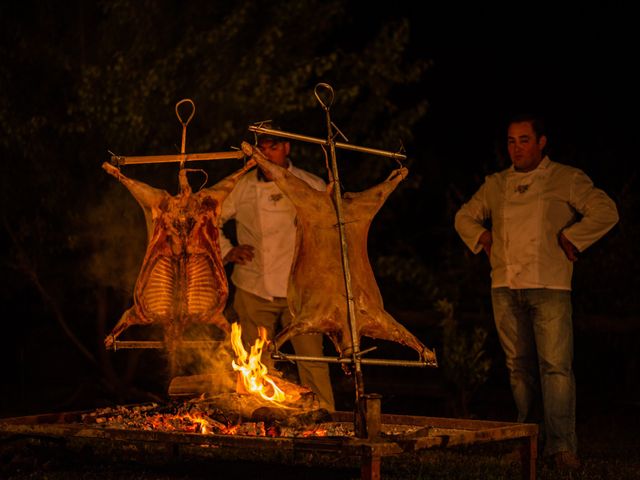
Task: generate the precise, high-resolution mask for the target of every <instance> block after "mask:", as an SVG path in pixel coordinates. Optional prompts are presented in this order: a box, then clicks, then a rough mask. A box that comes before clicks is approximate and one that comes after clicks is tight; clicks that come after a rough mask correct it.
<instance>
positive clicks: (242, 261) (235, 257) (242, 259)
mask: <svg viewBox="0 0 640 480" xmlns="http://www.w3.org/2000/svg"><path fill="white" fill-rule="evenodd" d="M251 260H253V247H252V246H251V245H238V246H237V247H233V248H232V249H231V250H229V253H227V254H226V255H225V256H224V258H223V259H222V261H223V263H227V262H233V263H237V264H239V265H246V264H247V263H249V262H250V261H251Z"/></svg>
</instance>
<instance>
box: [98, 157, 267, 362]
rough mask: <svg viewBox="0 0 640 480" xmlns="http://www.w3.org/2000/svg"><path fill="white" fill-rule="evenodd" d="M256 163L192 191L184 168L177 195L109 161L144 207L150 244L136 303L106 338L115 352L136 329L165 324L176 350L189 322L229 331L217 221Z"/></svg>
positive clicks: (169, 341) (226, 287)
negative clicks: (123, 337)
mask: <svg viewBox="0 0 640 480" xmlns="http://www.w3.org/2000/svg"><path fill="white" fill-rule="evenodd" d="M254 165H255V162H254V161H250V162H248V163H247V164H246V165H245V166H244V167H243V168H241V169H240V170H238V171H236V172H235V173H233V174H231V175H229V176H227V177H226V178H224V179H222V180H220V181H219V182H218V183H216V184H215V185H213V186H211V187H209V188H205V189H202V190H200V191H198V192H197V193H193V192H192V190H191V187H190V186H189V182H188V180H187V170H186V169H184V168H181V169H180V173H179V182H180V192H179V193H178V194H177V195H175V196H172V195H170V194H169V193H168V192H166V191H165V190H161V189H157V188H154V187H151V186H149V185H147V184H145V183H143V182H139V181H137V180H133V179H131V178H128V177H126V176H125V175H123V174H122V173H121V172H120V170H119V169H117V168H115V167H114V166H112V165H110V164H109V163H107V162H105V163H103V164H102V168H103V169H104V170H106V171H107V173H109V174H110V175H112V176H114V177H115V178H117V179H118V180H119V181H120V182H121V183H122V184H123V185H124V186H125V187H127V189H128V190H129V192H131V194H132V195H133V196H134V198H135V199H136V200H137V201H138V203H139V204H140V206H141V207H142V209H143V211H144V215H145V220H146V223H147V235H148V238H147V240H148V242H147V248H146V253H145V257H144V260H143V263H142V267H141V269H140V273H139V274H138V278H137V280H136V284H135V289H134V296H133V299H134V304H133V306H132V307H131V308H130V309H128V310H127V311H125V312H124V314H123V315H122V317H121V318H120V320H119V321H118V323H117V324H116V326H115V327H114V329H113V330H112V332H111V333H110V334H109V335H108V336H107V337H106V338H105V341H104V343H105V346H106V347H107V348H111V347H112V346H113V345H114V342H115V340H116V338H117V337H118V336H119V335H120V334H121V333H122V332H123V331H124V330H125V329H127V328H128V327H130V326H131V325H136V324H138V325H146V324H151V323H156V324H160V325H161V326H162V327H163V329H164V336H165V343H166V345H167V348H168V349H172V348H173V345H174V344H175V341H178V340H180V338H182V333H183V332H184V329H185V327H186V326H187V325H189V324H196V323H200V324H213V325H215V326H216V327H218V328H219V329H221V330H223V331H224V332H229V331H230V328H229V323H228V321H227V320H226V319H225V317H224V316H223V315H222V310H223V309H224V307H225V304H226V301H227V297H228V294H229V285H228V283H227V278H226V273H225V271H224V267H223V264H222V255H221V252H220V246H219V243H218V235H219V233H218V229H217V228H216V227H217V223H218V220H219V217H220V211H221V206H222V202H223V201H224V200H225V198H226V197H227V195H228V194H229V193H230V192H231V190H232V189H233V187H234V186H235V185H236V183H237V182H238V180H240V178H241V177H242V176H243V175H244V174H245V173H246V172H247V171H248V170H249V169H250V168H251V167H253V166H254Z"/></svg>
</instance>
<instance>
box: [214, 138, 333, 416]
mask: <svg viewBox="0 0 640 480" xmlns="http://www.w3.org/2000/svg"><path fill="white" fill-rule="evenodd" d="M258 148H260V150H261V152H262V153H263V154H264V155H265V156H266V157H267V159H268V160H269V161H271V162H273V163H275V164H276V165H279V166H281V167H284V168H287V169H288V170H289V171H290V172H291V173H292V174H293V175H295V176H296V177H298V178H300V179H302V180H304V181H305V182H307V183H308V184H309V185H311V186H312V187H313V188H315V189H317V190H324V189H325V186H326V184H325V182H324V181H323V180H322V179H321V178H319V177H317V176H315V175H313V174H311V173H309V172H307V171H305V170H302V169H300V168H297V167H295V166H294V165H293V164H292V162H291V160H290V159H289V151H290V149H291V146H290V143H289V142H288V141H286V140H284V139H283V138H280V137H273V136H264V135H263V136H261V137H259V139H258ZM295 218H296V211H295V207H294V206H293V204H292V203H291V202H290V201H289V199H288V198H287V197H286V196H285V195H284V194H283V193H282V192H281V191H280V189H279V188H278V187H277V185H276V184H275V183H274V182H273V181H272V180H271V178H270V177H269V174H268V173H267V172H263V171H262V170H261V169H260V168H257V169H255V170H254V171H252V172H249V173H248V174H246V175H245V176H244V177H243V178H242V179H241V180H240V181H239V182H238V184H237V185H236V186H235V188H234V189H233V191H232V192H231V193H230V194H229V196H228V197H227V199H226V200H225V202H224V204H223V207H222V215H221V222H222V223H221V225H222V224H224V223H225V222H227V221H228V220H230V219H235V222H236V235H237V241H238V245H237V246H233V245H232V244H231V242H230V241H229V239H227V238H226V237H225V236H224V234H223V232H222V230H220V233H221V235H220V247H221V250H222V257H223V259H224V262H225V263H227V262H233V263H234V264H235V265H234V267H233V273H232V275H231V281H232V282H233V284H234V285H235V287H236V288H235V294H234V298H233V307H234V310H235V311H236V313H237V314H238V317H239V323H240V326H241V327H242V338H243V341H244V342H245V344H247V345H253V343H254V342H255V340H256V338H258V330H257V329H258V326H263V327H265V328H266V329H267V335H268V338H269V339H270V340H273V338H274V337H275V335H276V334H277V332H278V331H279V330H280V329H281V328H283V327H284V326H286V325H288V324H289V323H290V322H291V312H290V311H289V306H288V304H287V298H286V296H287V283H288V279H289V271H290V269H291V264H292V262H293V253H294V248H295V239H296V226H295ZM322 342H323V337H322V335H321V334H316V335H298V336H297V337H294V338H293V339H291V343H292V344H293V348H294V350H295V353H296V355H303V356H322V355H323V345H322ZM265 357H267V355H266V354H265V355H263V363H265V364H266V365H268V366H269V368H270V370H271V369H272V366H273V364H272V363H271V362H270V359H269V358H265ZM297 366H298V374H299V377H300V383H301V384H302V385H305V386H307V387H309V388H310V389H311V390H312V391H313V392H314V393H315V394H316V395H317V396H318V401H319V404H320V407H321V408H326V409H327V410H329V411H333V410H335V404H334V398H333V390H332V387H331V381H330V377H329V366H328V364H327V363H324V362H297Z"/></svg>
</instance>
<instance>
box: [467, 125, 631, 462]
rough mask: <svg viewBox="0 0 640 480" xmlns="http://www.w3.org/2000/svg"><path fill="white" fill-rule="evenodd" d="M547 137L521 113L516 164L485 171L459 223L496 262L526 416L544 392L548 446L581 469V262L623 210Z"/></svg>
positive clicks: (510, 361) (557, 458)
mask: <svg viewBox="0 0 640 480" xmlns="http://www.w3.org/2000/svg"><path fill="white" fill-rule="evenodd" d="M546 143H547V137H546V135H545V132H544V129H543V125H542V121H541V120H540V119H539V118H537V117H535V116H532V115H519V116H517V117H514V118H513V119H512V120H511V122H510V123H509V126H508V134H507V148H508V151H509V156H510V158H511V161H512V166H511V167H510V168H507V169H506V170H503V171H501V172H499V173H495V174H493V175H489V176H487V177H486V179H485V182H484V184H482V186H481V187H480V189H479V190H478V191H477V192H476V193H475V194H474V195H473V197H472V198H471V200H469V202H468V203H465V204H464V205H463V206H462V207H461V208H460V210H459V211H458V212H457V214H456V217H455V228H456V230H457V232H458V234H459V235H460V237H461V238H462V240H463V241H464V243H465V244H466V245H467V246H468V247H469V248H470V249H471V250H472V251H473V252H474V253H479V252H481V251H484V252H485V253H486V254H487V255H488V256H489V259H490V263H491V297H492V304H493V314H494V320H495V324H496V328H497V332H498V336H499V339H500V343H501V345H502V348H503V350H504V353H505V356H506V364H507V368H508V370H509V377H510V383H511V390H512V393H513V397H514V400H515V403H516V406H517V409H518V421H519V422H530V421H534V419H533V418H532V409H533V407H534V403H535V400H536V398H538V395H539V394H540V393H542V403H543V405H542V406H543V412H544V424H543V428H544V434H545V437H544V441H545V446H544V450H545V451H544V453H545V455H548V456H550V458H552V459H553V461H554V462H555V465H556V466H557V467H558V468H560V469H577V468H579V467H580V460H579V457H578V456H577V439H576V432H575V379H574V374H573V367H572V363H573V326H572V316H571V315H572V307H571V277H572V273H573V262H574V261H576V259H577V258H578V254H579V253H580V252H582V251H584V250H585V249H586V248H587V247H589V246H590V245H591V244H593V243H594V242H595V241H597V240H598V239H599V238H600V237H602V236H603V235H604V234H605V233H607V232H608V231H609V230H610V229H611V228H612V227H613V226H614V225H615V224H616V223H617V221H618V213H617V209H616V205H615V203H614V202H613V201H612V200H611V199H610V198H609V197H608V196H607V194H606V193H604V192H603V191H602V190H600V189H598V188H595V187H594V185H593V183H592V181H591V180H590V179H589V177H588V176H587V175H586V174H585V173H584V172H582V170H579V169H577V168H574V167H570V166H567V165H562V164H559V163H556V162H553V161H551V160H550V159H549V157H548V156H546V155H545V154H544V149H545V146H546Z"/></svg>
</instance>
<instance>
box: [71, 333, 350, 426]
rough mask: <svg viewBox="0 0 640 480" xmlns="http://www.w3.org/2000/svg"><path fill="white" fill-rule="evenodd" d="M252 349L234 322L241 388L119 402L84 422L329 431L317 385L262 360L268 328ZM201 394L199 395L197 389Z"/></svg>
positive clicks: (232, 338) (236, 367) (85, 417)
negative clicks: (284, 375)
mask: <svg viewBox="0 0 640 480" xmlns="http://www.w3.org/2000/svg"><path fill="white" fill-rule="evenodd" d="M259 333H260V337H259V338H258V339H257V340H256V341H255V343H254V345H253V346H251V347H250V351H249V352H247V351H246V349H245V348H244V345H243V343H242V339H241V337H242V330H241V327H240V325H239V324H238V323H234V324H232V327H231V335H230V343H231V348H232V349H233V352H234V357H235V358H234V359H233V360H232V362H231V366H232V367H233V371H234V372H236V374H237V380H236V382H235V391H228V392H224V393H217V394H212V393H210V392H205V393H201V394H200V395H199V396H198V398H191V399H189V400H186V401H182V402H178V401H173V402H171V403H169V404H167V405H164V406H161V405H158V404H155V403H154V404H150V405H136V406H133V407H125V406H118V407H115V408H111V407H108V408H103V409H98V410H95V411H93V412H90V413H86V414H84V415H83V417H82V421H83V423H88V424H97V425H100V426H102V427H105V428H122V429H136V430H155V431H164V432H186V433H200V434H219V435H251V436H269V437H276V436H293V437H298V436H302V437H306V436H311V435H313V436H324V435H327V429H326V428H325V427H323V426H321V423H320V422H322V421H323V420H324V421H326V420H329V419H330V415H329V413H328V412H326V411H325V410H320V409H318V408H317V401H316V400H315V396H314V394H313V392H311V390H309V389H308V388H306V387H302V386H300V385H297V384H295V383H292V382H289V381H287V380H285V379H283V378H281V377H279V376H278V375H277V373H276V374H274V375H270V374H269V370H268V367H267V366H266V365H265V364H264V363H262V361H261V359H262V353H263V349H264V346H265V345H266V343H267V336H266V330H265V329H260V330H259ZM196 395H197V394H196ZM349 428H352V426H349V425H345V426H336V428H334V430H335V432H334V434H336V435H343V434H345V433H346V431H347V430H348V429H349Z"/></svg>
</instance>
